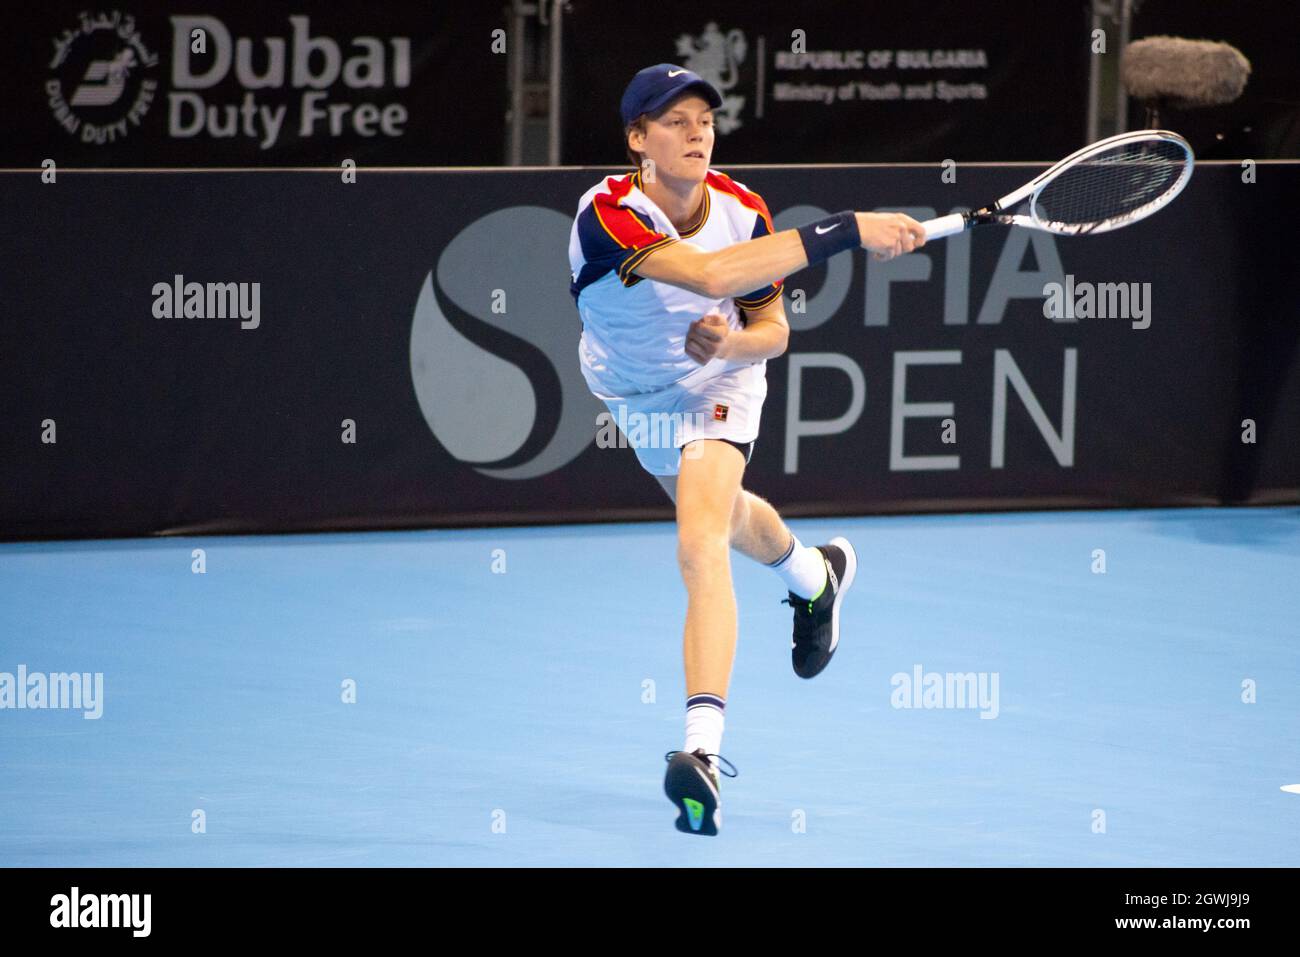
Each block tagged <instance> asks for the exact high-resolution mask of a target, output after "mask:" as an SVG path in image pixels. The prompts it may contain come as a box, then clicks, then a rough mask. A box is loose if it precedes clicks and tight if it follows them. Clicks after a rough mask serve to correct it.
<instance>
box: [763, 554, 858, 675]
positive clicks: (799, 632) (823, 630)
mask: <svg viewBox="0 0 1300 957" xmlns="http://www.w3.org/2000/svg"><path fill="white" fill-rule="evenodd" d="M817 551H819V552H821V553H822V558H823V559H824V560H825V562H826V587H824V588H823V589H822V591H821V594H820V595H818V596H817V598H816V600H810V599H808V598H800V597H799V596H798V595H796V594H795V593H794V592H790V593H789V594H790V597H789V598H786V599H782V602H781V603H782V604H784V605H790V606H791V607H793V608H794V638H793V639H792V640H791V642H790V659H791V662H792V663H793V665H794V673H795V674H797V675H798V676H799V677H800V678H813V677H816V676H817V675H819V674H821V671H822V669H823V668H825V667H826V666H827V665H828V664H830V660H831V655H833V654H835V647H836V646H837V645H838V644H839V643H840V602H841V601H843V600H844V593H845V592H847V591H848V590H849V588H850V587H852V585H853V579H854V577H855V576H856V575H857V572H858V556H857V553H856V552H855V551H854V550H853V546H852V545H850V544H849V542H848V539H845V538H832V539H831V540H830V542H829V543H828V544H826V545H818V546H817Z"/></svg>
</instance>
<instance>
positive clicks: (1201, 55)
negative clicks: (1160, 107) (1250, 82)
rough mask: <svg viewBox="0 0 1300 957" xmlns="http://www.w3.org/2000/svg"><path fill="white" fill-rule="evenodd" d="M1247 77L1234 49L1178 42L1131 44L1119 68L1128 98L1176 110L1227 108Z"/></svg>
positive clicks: (1243, 62)
mask: <svg viewBox="0 0 1300 957" xmlns="http://www.w3.org/2000/svg"><path fill="white" fill-rule="evenodd" d="M1249 76H1250V61H1249V60H1247V59H1246V58H1245V56H1243V55H1242V53H1241V51H1240V50H1238V49H1237V48H1236V47H1234V46H1231V45H1229V44H1227V43H1215V42H1213V41H1210V40H1185V39H1183V38H1182V37H1145V38H1143V39H1141V40H1134V41H1133V42H1132V43H1130V44H1129V45H1128V49H1126V50H1125V51H1124V59H1123V62H1122V63H1121V64H1120V77H1121V79H1122V80H1123V82H1124V87H1125V89H1127V90H1128V94H1129V96H1131V97H1133V98H1134V99H1138V100H1144V101H1147V102H1148V103H1151V102H1152V101H1156V102H1160V103H1167V104H1169V105H1170V106H1174V107H1177V108H1179V109H1187V108H1189V107H1197V106H1217V105H1219V104H1221V103H1231V102H1232V101H1233V100H1235V99H1236V98H1237V97H1239V96H1241V91H1242V90H1244V89H1245V88H1246V78H1247V77H1249Z"/></svg>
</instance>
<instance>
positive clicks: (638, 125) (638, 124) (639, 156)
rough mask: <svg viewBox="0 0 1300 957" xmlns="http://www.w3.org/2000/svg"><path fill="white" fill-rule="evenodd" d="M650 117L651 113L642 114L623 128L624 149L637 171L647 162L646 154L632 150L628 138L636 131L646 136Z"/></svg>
mask: <svg viewBox="0 0 1300 957" xmlns="http://www.w3.org/2000/svg"><path fill="white" fill-rule="evenodd" d="M664 109H667V107H665V108H664ZM659 113H663V110H660V111H659ZM649 116H650V114H649V113H642V114H641V115H640V116H638V117H637V118H636V119H635V120H633V121H632V122H631V123H629V124H628V125H627V126H625V127H624V128H623V149H624V150H625V151H626V152H627V158H628V160H629V161H630V162H631V164H632V165H633V166H635V167H636V168H637V169H640V168H641V164H642V163H644V162H645V154H644V153H638V152H637V151H636V150H634V149H632V147H631V146H629V145H628V142H627V138H628V136H629V135H630V134H631V133H632V131H633V130H636V131H637V132H638V133H642V134H644V133H645V121H646V118H647V117H649ZM654 118H655V119H658V115H655V117H654Z"/></svg>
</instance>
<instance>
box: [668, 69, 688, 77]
mask: <svg viewBox="0 0 1300 957" xmlns="http://www.w3.org/2000/svg"><path fill="white" fill-rule="evenodd" d="M687 72H689V71H687V70H669V71H668V75H669V76H681V75H682V74H683V73H687Z"/></svg>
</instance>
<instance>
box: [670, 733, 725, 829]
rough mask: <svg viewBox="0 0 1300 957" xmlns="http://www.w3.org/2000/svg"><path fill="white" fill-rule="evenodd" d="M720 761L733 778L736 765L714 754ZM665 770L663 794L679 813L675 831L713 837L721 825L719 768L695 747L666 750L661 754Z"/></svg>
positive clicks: (702, 751) (700, 749)
mask: <svg viewBox="0 0 1300 957" xmlns="http://www.w3.org/2000/svg"><path fill="white" fill-rule="evenodd" d="M713 757H715V758H717V759H718V760H719V761H726V762H727V764H728V765H730V766H731V772H732V773H730V774H727V772H726V771H725V770H724V771H723V772H722V773H723V774H726V775H727V777H729V778H734V777H735V776H736V775H737V774H738V773H739V772H737V771H736V767H735V765H733V764H731V762H730V761H727V759H726V758H724V757H722V756H721V755H717V754H715V755H713ZM664 760H665V761H667V762H668V770H667V772H665V774H664V793H665V794H667V795H668V800H670V801H672V802H673V806H674V807H676V808H678V809H679V810H680V811H681V813H680V814H678V815H677V830H679V831H682V832H683V833H686V834H702V835H707V836H709V837H713V836H715V835H716V834H717V833H718V828H719V827H721V826H722V807H721V800H720V798H719V788H718V784H719V778H718V768H715V767H714V766H713V765H712V764H711V763H710V762H709V755H707V754H705V753H704V749H703V748H696V749H695V750H694V751H692V752H691V753H689V754H687V753H686V752H685V751H669V752H668V753H667V754H665V755H664Z"/></svg>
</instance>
